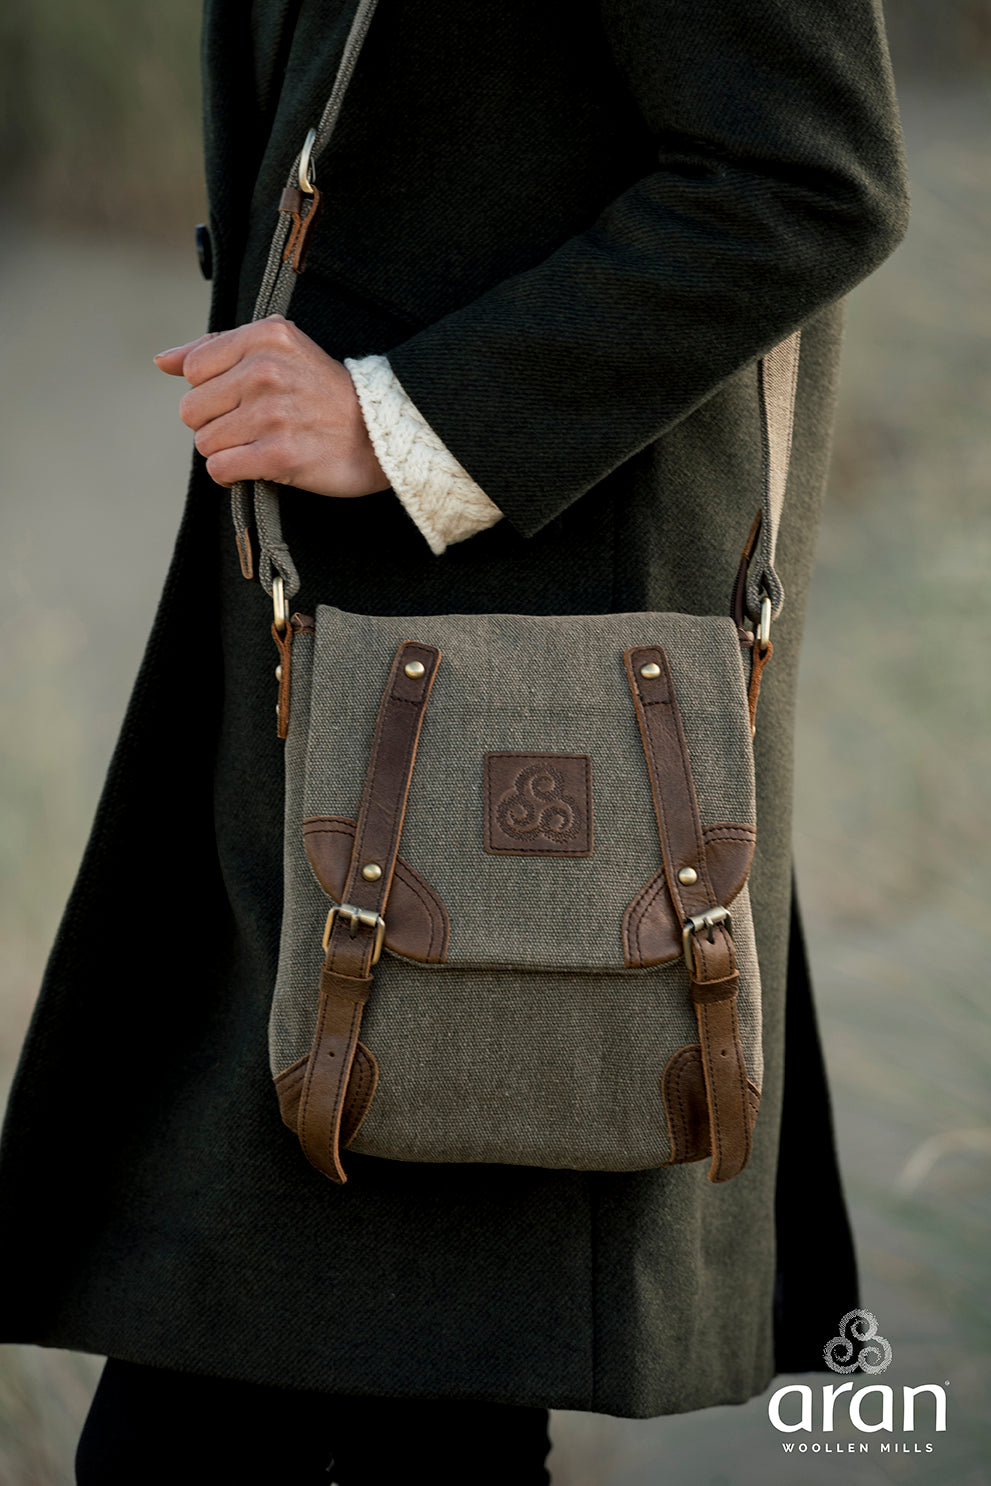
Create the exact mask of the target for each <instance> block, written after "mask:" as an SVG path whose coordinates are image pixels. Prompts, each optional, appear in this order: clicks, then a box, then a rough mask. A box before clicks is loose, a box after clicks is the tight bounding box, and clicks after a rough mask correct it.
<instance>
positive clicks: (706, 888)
mask: <svg viewBox="0 0 991 1486" xmlns="http://www.w3.org/2000/svg"><path fill="white" fill-rule="evenodd" d="M623 660H624V663H625V665H626V675H627V680H628V681H629V684H630V691H631V693H632V695H633V704H634V706H635V708H636V714H637V722H638V724H639V727H640V736H641V738H642V740H643V748H644V756H645V757H646V760H647V769H648V772H649V774H650V783H651V791H652V793H653V797H654V810H655V813H656V815H657V829H658V834H659V835H660V840H661V856H662V858H663V861H664V872H665V876H666V879H667V887H668V892H669V893H670V895H671V901H672V902H673V904H674V907H675V912H676V913H677V915H678V918H679V920H680V921H681V923H682V924H687V923H688V920H689V919H690V918H693V917H695V916H697V915H700V914H702V913H705V912H706V910H708V909H711V908H714V907H719V906H723V907H724V906H725V905H720V903H719V899H718V898H717V897H716V891H715V888H714V886H713V882H712V877H711V873H710V870H709V863H708V857H707V853H706V847H705V838H704V836H703V832H702V822H701V819H700V817H699V808H698V800H697V798H696V795H695V784H694V781H693V779H692V766H691V760H690V758H689V753H688V744H687V742H686V741H685V730H684V728H683V726H682V722H681V713H680V711H679V709H678V701H677V698H676V696H675V690H674V682H673V680H672V678H671V668H670V666H669V665H668V658H667V656H666V655H665V653H664V651H663V649H662V648H661V646H659V645H640V646H634V647H633V648H631V649H630V650H627V651H626V653H625V655H624V657H623ZM645 666H648V667H649V669H650V670H651V671H652V672H656V674H652V675H646V676H645V675H644V674H643V669H644V667H645ZM686 867H690V868H692V869H693V876H694V881H692V882H687V883H686V882H682V881H680V880H679V877H678V873H679V872H681V871H683V870H684V869H685V868H686ZM691 953H692V969H691V974H690V987H691V993H692V1002H693V1005H694V1006H695V1014H696V1019H697V1021H698V1028H699V1044H700V1046H701V1049H702V1071H703V1074H704V1076H705V1090H706V1103H707V1105H708V1110H709V1130H710V1138H711V1141H712V1164H711V1166H710V1168H709V1180H710V1181H711V1182H723V1181H729V1180H730V1178H731V1177H734V1176H736V1175H737V1174H738V1173H739V1172H740V1171H742V1170H743V1168H744V1166H745V1165H746V1164H747V1161H748V1160H749V1159H750V1149H751V1138H750V1126H749V1123H748V1119H747V1096H746V1086H747V1069H746V1063H745V1061H744V1057H743V1047H742V1044H741V1042H740V1035H739V1027H738V1024H737V1019H736V995H737V989H738V983H739V982H738V977H737V973H736V955H735V952H734V949H733V939H732V935H731V933H730V930H729V926H728V925H727V924H726V923H718V924H714V925H712V927H710V928H708V929H707V930H705V931H702V932H699V933H694V934H693V935H692V937H691ZM717 983H718V986H717ZM717 998H718V999H717Z"/></svg>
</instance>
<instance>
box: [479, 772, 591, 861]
mask: <svg viewBox="0 0 991 1486" xmlns="http://www.w3.org/2000/svg"><path fill="white" fill-rule="evenodd" d="M496 819H497V820H498V822H499V825H500V826H501V827H502V829H503V830H504V831H505V833H506V835H507V836H516V837H517V838H518V839H520V840H522V841H526V840H528V839H530V838H532V837H534V836H546V837H547V839H548V840H549V841H558V842H560V843H561V844H562V845H563V844H564V843H565V842H566V841H571V840H572V839H573V837H575V836H577V835H578V833H579V831H580V830H581V829H582V827H583V825H584V821H585V816H584V812H583V811H582V808H581V806H580V805H579V803H578V801H577V800H576V799H575V798H574V796H573V795H566V794H565V793H564V778H563V776H562V775H561V774H560V772H559V771H558V770H557V769H554V768H551V767H550V766H549V765H547V764H530V765H528V767H527V768H525V769H521V770H520V772H519V773H518V774H517V776H516V779H515V781H514V783H513V788H512V789H511V790H509V791H507V793H506V794H504V795H503V796H502V797H501V798H500V800H499V803H498V804H497V806H496Z"/></svg>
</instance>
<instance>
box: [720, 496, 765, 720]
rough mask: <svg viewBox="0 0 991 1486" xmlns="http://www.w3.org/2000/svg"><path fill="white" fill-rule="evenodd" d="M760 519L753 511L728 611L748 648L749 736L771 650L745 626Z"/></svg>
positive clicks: (741, 642)
mask: <svg viewBox="0 0 991 1486" xmlns="http://www.w3.org/2000/svg"><path fill="white" fill-rule="evenodd" d="M762 520H763V516H762V513H761V512H760V511H758V512H757V515H756V516H755V517H754V523H753V525H752V526H751V528H750V531H749V532H748V534H747V540H746V542H745V543H744V544H743V553H742V555H741V557H740V566H739V567H738V568H737V570H736V579H735V581H734V583H733V597H732V600H731V602H730V613H731V614H732V616H733V623H734V624H735V625H736V630H737V634H738V635H739V636H740V644H741V645H744V646H746V647H747V649H748V650H749V651H750V683H749V685H748V687H747V706H748V708H749V710H750V736H751V737H753V735H754V733H755V732H756V729H757V699H758V698H759V696H760V683H761V677H762V676H763V674H764V667H765V666H766V665H767V663H768V661H769V660H770V659H771V656H772V655H773V654H774V646H773V645H772V644H771V642H770V640H768V642H767V645H766V646H765V648H764V649H763V650H761V649H760V647H759V646H758V644H757V638H756V636H755V634H754V632H753V630H752V629H747V614H746V601H747V575H748V573H749V571H750V564H751V561H752V560H753V555H754V553H755V552H756V551H757V543H758V541H759V540H760V528H761V522H762Z"/></svg>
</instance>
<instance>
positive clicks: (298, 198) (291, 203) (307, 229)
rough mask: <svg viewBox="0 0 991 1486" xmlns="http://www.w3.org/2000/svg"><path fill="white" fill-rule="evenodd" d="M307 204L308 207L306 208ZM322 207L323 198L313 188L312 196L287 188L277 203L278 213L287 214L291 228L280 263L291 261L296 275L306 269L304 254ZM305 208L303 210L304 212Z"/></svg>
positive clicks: (293, 188)
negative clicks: (290, 220)
mask: <svg viewBox="0 0 991 1486" xmlns="http://www.w3.org/2000/svg"><path fill="white" fill-rule="evenodd" d="M307 202H309V205H308V206H307ZM322 206H323V196H322V195H321V193H320V192H319V191H318V190H317V188H316V186H314V187H313V193H312V195H309V194H307V195H304V193H303V192H302V191H300V190H298V189H297V188H296V187H294V186H287V187H286V189H285V190H284V191H283V193H282V196H281V199H280V201H279V211H280V212H288V213H289V214H290V215H291V217H292V227H291V229H290V232H289V236H288V238H287V239H286V244H285V247H284V248H283V249H282V261H283V263H287V262H288V261H289V259H290V258H291V259H292V266H293V268H294V270H295V271H296V273H302V272H303V269H304V268H305V267H306V254H307V251H308V250H309V246H310V237H311V235H312V232H313V229H314V227H315V226H316V223H317V218H318V217H319V215H320V211H321V208H322ZM304 208H305V210H304Z"/></svg>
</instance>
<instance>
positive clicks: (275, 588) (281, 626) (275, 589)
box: [272, 573, 289, 635]
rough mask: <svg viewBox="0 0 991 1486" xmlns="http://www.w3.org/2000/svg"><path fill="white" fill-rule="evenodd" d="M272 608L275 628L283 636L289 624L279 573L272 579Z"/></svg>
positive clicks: (283, 585)
mask: <svg viewBox="0 0 991 1486" xmlns="http://www.w3.org/2000/svg"><path fill="white" fill-rule="evenodd" d="M272 608H273V610H274V611H275V628H276V629H277V630H278V632H279V634H280V635H281V634H284V633H285V630H286V626H287V625H288V623H289V603H288V600H287V599H286V585H285V583H284V582H283V581H282V574H281V573H276V575H275V577H274V578H273V579H272Z"/></svg>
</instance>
